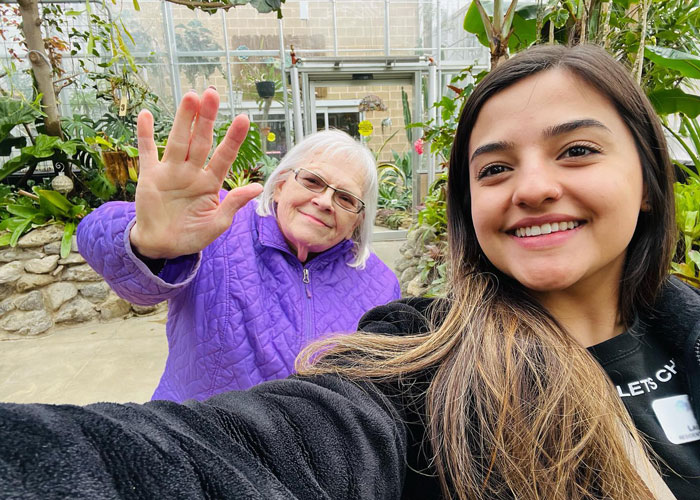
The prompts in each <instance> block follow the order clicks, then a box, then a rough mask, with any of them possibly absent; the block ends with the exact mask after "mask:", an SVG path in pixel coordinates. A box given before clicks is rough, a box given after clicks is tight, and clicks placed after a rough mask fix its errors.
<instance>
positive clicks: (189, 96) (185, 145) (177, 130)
mask: <svg viewBox="0 0 700 500" xmlns="http://www.w3.org/2000/svg"><path fill="white" fill-rule="evenodd" d="M199 106H200V99H199V96H198V95H197V93H196V92H194V91H192V92H187V93H186V94H185V95H184V96H183V98H182V101H180V105H179V106H178V107H177V112H176V113H175V120H174V121H173V128H172V129H171V130H170V134H169V135H168V144H167V145H166V146H165V153H163V161H169V162H175V163H182V162H184V161H185V158H187V151H188V150H189V148H190V131H191V130H192V122H193V121H194V117H195V116H196V115H197V112H198V111H199Z"/></svg>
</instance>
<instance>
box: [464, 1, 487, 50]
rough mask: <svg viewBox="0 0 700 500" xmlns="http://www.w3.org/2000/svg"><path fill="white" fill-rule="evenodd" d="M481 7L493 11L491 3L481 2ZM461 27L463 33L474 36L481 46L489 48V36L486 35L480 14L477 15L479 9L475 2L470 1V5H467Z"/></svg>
mask: <svg viewBox="0 0 700 500" xmlns="http://www.w3.org/2000/svg"><path fill="white" fill-rule="evenodd" d="M483 5H484V8H488V7H490V8H491V10H493V4H492V3H491V2H483ZM462 26H463V28H464V31H467V32H468V33H472V34H474V35H476V38H477V39H478V40H479V43H480V44H481V45H483V46H484V47H489V36H488V35H487V34H486V28H484V22H483V21H482V19H481V14H480V13H479V8H478V7H477V5H476V1H475V0H472V3H471V4H470V5H469V8H468V9H467V13H466V14H465V16H464V23H463V25H462Z"/></svg>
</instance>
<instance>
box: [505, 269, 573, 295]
mask: <svg viewBox="0 0 700 500" xmlns="http://www.w3.org/2000/svg"><path fill="white" fill-rule="evenodd" d="M512 277H513V278H514V279H515V280H517V281H518V283H520V284H521V285H522V286H524V287H525V288H527V289H528V290H532V291H533V292H556V291H560V290H566V289H567V288H569V287H571V286H572V285H573V284H574V283H576V280H575V279H573V277H572V275H571V273H567V272H566V271H564V272H562V273H557V272H552V271H551V270H550V271H545V272H541V273H537V275H533V274H531V273H514V274H513V275H512Z"/></svg>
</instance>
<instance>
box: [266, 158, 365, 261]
mask: <svg viewBox="0 0 700 500" xmlns="http://www.w3.org/2000/svg"><path fill="white" fill-rule="evenodd" d="M302 166H303V168H304V169H306V170H308V171H310V172H313V173H315V174H318V175H320V176H321V177H322V178H323V179H324V180H325V181H326V182H327V183H328V184H329V185H330V186H333V187H334V188H337V189H343V190H345V191H348V192H350V193H352V194H354V195H355V196H357V197H358V198H360V199H362V197H363V190H362V187H363V186H364V175H363V172H362V168H361V167H359V166H358V165H355V164H353V163H350V162H347V163H344V164H342V165H338V164H334V165H330V164H328V163H326V162H324V161H323V155H322V154H317V155H314V156H313V157H312V158H311V159H310V160H309V161H308V163H305V164H303V165H302ZM332 196H333V190H332V189H326V190H325V191H324V192H322V193H314V192H313V191H309V190H308V189H306V188H305V187H304V186H302V185H301V184H299V183H298V182H297V181H296V180H295V179H294V172H290V173H289V176H288V177H287V178H286V179H285V180H284V181H283V182H281V183H280V184H278V185H277V187H276V188H275V194H274V200H275V202H276V203H277V223H278V224H279V226H280V230H281V231H282V234H283V235H284V238H285V239H286V240H287V244H288V245H289V248H290V249H291V250H292V251H293V252H294V253H296V255H297V257H298V258H299V260H300V261H301V262H306V260H307V259H308V256H309V254H317V253H320V252H323V251H325V250H328V249H329V248H331V247H333V246H335V245H336V244H338V243H340V242H341V241H343V240H345V239H349V238H350V237H351V236H352V233H353V231H354V230H355V228H356V227H357V226H358V225H359V224H360V222H361V221H362V217H363V213H359V214H356V213H352V212H348V211H347V210H343V209H342V208H340V207H339V206H338V205H337V204H335V203H334V202H333V200H332Z"/></svg>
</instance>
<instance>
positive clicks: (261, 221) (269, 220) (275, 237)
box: [253, 211, 353, 261]
mask: <svg viewBox="0 0 700 500" xmlns="http://www.w3.org/2000/svg"><path fill="white" fill-rule="evenodd" d="M253 217H254V220H255V226H256V229H257V231H258V241H260V244H261V245H262V246H265V247H269V248H274V249H277V250H279V251H281V252H284V253H287V254H289V255H292V256H293V257H294V258H295V259H296V255H294V253H293V252H292V251H291V250H290V249H289V245H287V241H286V240H285V239H284V235H283V234H282V231H281V230H280V227H279V224H277V218H276V217H275V216H274V215H267V216H265V217H263V216H260V215H259V214H258V213H257V212H255V211H254V212H253ZM352 246H353V242H352V241H351V240H343V241H341V242H340V243H338V244H337V245H335V246H333V247H331V248H329V249H328V250H326V251H325V252H321V253H320V254H319V255H317V256H316V257H315V258H314V259H313V260H314V261H316V260H319V259H322V260H325V259H328V258H331V257H335V256H337V255H340V254H344V253H347V252H350V250H351V249H352Z"/></svg>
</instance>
